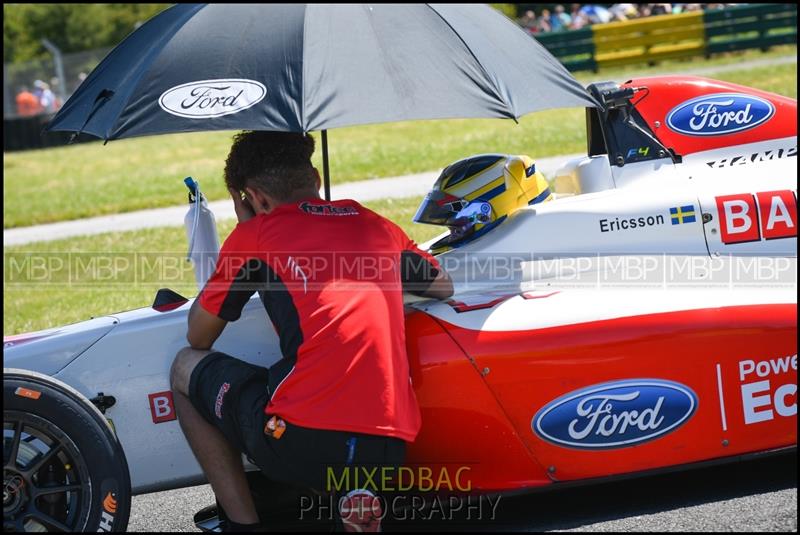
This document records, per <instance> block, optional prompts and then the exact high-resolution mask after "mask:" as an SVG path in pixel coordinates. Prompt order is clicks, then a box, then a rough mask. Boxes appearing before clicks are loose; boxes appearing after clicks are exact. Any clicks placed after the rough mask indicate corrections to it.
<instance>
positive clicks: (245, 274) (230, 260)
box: [198, 223, 267, 321]
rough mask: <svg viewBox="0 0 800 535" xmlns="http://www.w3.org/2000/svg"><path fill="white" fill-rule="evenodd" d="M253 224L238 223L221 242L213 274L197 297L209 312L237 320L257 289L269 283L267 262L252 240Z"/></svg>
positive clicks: (228, 319) (226, 319)
mask: <svg viewBox="0 0 800 535" xmlns="http://www.w3.org/2000/svg"><path fill="white" fill-rule="evenodd" d="M251 226H252V225H247V224H241V223H240V224H239V225H237V226H236V228H234V229H233V232H231V234H230V236H228V239H226V240H225V243H224V244H223V245H222V249H220V252H219V258H218V259H217V265H216V268H215V269H214V274H213V275H211V278H209V279H208V282H206V285H205V286H204V287H203V290H202V291H201V292H200V295H199V297H198V300H199V301H200V306H202V307H203V308H204V309H205V310H206V311H208V312H209V313H211V314H214V315H215V316H218V317H219V318H222V319H224V320H225V321H236V320H238V319H239V317H240V316H241V315H242V309H244V306H245V305H246V304H247V301H249V300H250V297H251V296H252V295H253V293H254V292H256V291H258V290H262V289H263V288H264V285H265V283H266V267H267V266H266V264H265V261H264V260H263V259H262V258H261V255H260V254H259V252H258V251H257V243H256V242H255V240H254V239H252V235H253V234H252V232H251V230H252V229H251V228H249V227H251Z"/></svg>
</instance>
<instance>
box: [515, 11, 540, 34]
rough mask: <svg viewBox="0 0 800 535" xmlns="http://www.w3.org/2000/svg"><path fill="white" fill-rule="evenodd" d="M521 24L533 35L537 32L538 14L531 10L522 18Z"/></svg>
mask: <svg viewBox="0 0 800 535" xmlns="http://www.w3.org/2000/svg"><path fill="white" fill-rule="evenodd" d="M519 23H520V25H521V26H522V28H523V29H524V30H525V31H526V32H528V34H529V35H533V34H534V33H536V31H537V25H536V12H535V11H531V10H530V9H529V10H528V11H526V12H525V14H524V15H523V16H522V18H521V19H520V21H519Z"/></svg>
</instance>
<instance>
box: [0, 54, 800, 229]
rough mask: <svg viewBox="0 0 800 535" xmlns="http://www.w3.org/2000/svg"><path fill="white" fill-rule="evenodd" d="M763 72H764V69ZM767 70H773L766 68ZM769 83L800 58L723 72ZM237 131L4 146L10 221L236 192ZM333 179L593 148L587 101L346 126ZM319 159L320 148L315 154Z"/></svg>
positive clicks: (791, 77) (332, 139)
mask: <svg viewBox="0 0 800 535" xmlns="http://www.w3.org/2000/svg"><path fill="white" fill-rule="evenodd" d="M796 51H797V49H796V47H778V49H777V50H776V51H773V52H768V53H766V54H762V53H760V52H746V53H740V54H730V55H725V56H722V57H719V58H713V59H711V60H703V59H702V58H699V59H694V60H690V61H683V62H678V61H672V62H664V63H662V64H660V65H658V66H655V67H646V66H634V67H631V68H630V69H624V70H619V69H615V70H609V71H602V72H600V73H579V74H578V79H579V80H580V81H581V82H584V83H586V82H588V81H590V80H599V79H613V80H618V81H624V80H625V79H626V76H628V75H631V74H632V73H635V74H636V75H637V76H638V75H650V74H652V75H655V74H658V73H659V72H672V71H674V70H676V69H679V68H692V67H698V66H702V67H713V66H717V65H725V64H728V63H731V62H741V61H747V60H751V59H758V58H765V57H766V58H769V57H774V56H780V55H783V56H786V55H787V54H791V53H794V54H795V55H796ZM754 73H756V74H758V75H757V76H756V75H754ZM761 73H763V74H764V75H763V76H762V75H761ZM714 77H715V78H719V79H722V80H731V81H736V82H737V83H743V84H745V85H752V86H755V87H759V88H762V89H766V90H768V91H775V92H777V93H781V94H786V95H789V96H792V97H795V96H796V92H797V91H796V83H797V72H796V65H784V66H779V67H767V68H754V69H750V70H747V71H737V72H726V73H720V74H715V75H714ZM232 134H233V133H232V132H211V133H195V134H174V135H165V136H153V137H145V138H136V139H126V140H120V141H114V142H111V143H109V144H108V145H106V146H103V145H102V143H99V142H98V143H87V144H81V145H75V146H69V147H59V148H53V149H43V150H35V151H26V152H17V153H4V154H3V171H4V181H3V198H4V201H5V208H4V211H3V227H4V228H11V227H18V226H28V225H34V224H41V223H48V222H54V221H62V220H68V219H78V218H83V217H90V216H96V215H103V214H112V213H119V212H127V211H132V210H139V209H143V208H155V207H160V206H170V205H175V204H179V203H182V202H183V201H184V200H185V199H184V192H183V187H182V185H181V184H180V180H181V179H183V177H185V176H186V175H192V176H194V177H195V178H196V179H198V180H200V181H201V184H202V186H203V189H204V191H205V192H206V193H207V195H208V197H209V198H210V199H212V200H215V199H221V198H224V197H225V196H226V195H227V193H226V191H225V189H224V186H223V182H222V170H223V162H224V160H225V157H226V155H227V152H228V149H229V147H230V141H231V136H232ZM328 137H329V146H330V158H331V176H332V180H333V182H334V183H342V182H347V181H353V180H363V179H367V178H373V177H387V176H397V175H403V174H408V173H416V172H422V171H430V170H434V169H440V168H442V167H444V166H446V165H448V164H449V163H451V162H453V161H454V160H457V159H459V158H463V157H464V156H468V155H471V154H477V153H482V152H507V153H522V154H529V155H531V156H533V157H534V158H537V157H545V156H553V155H558V154H569V153H573V152H581V151H583V150H585V144H586V142H585V126H584V112H583V110H582V109H566V110H549V111H543V112H539V113H534V114H530V115H528V116H526V117H523V118H522V119H521V120H520V123H519V124H515V123H514V122H513V121H508V120H495V119H475V120H442V121H409V122H403V123H390V124H380V125H369V126H360V127H353V128H341V129H337V130H334V131H331V132H329V136H328ZM315 161H316V164H317V165H318V166H319V154H317V155H316V156H315Z"/></svg>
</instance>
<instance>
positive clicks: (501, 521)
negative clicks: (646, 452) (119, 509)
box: [128, 452, 797, 532]
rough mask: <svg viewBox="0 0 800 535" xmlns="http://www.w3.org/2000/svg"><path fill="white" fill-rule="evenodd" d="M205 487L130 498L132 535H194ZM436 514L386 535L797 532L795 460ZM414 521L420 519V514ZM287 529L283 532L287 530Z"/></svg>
mask: <svg viewBox="0 0 800 535" xmlns="http://www.w3.org/2000/svg"><path fill="white" fill-rule="evenodd" d="M213 501H214V497H213V494H212V492H211V489H210V487H209V486H208V485H202V486H198V487H191V488H186V489H179V490H174V491H168V492H158V493H152V494H146V495H142V496H136V497H134V498H133V506H132V513H131V519H130V523H129V526H128V530H129V531H197V529H196V528H195V526H194V524H193V522H192V516H193V515H194V513H195V512H196V511H197V510H199V509H201V508H203V507H205V506H207V505H210V504H212V503H213ZM490 511H491V507H490V506H489V505H488V503H487V504H484V512H485V518H483V519H482V520H476V519H475V518H476V513H470V514H471V515H472V520H468V519H467V518H466V513H465V512H463V511H462V512H461V513H455V514H453V515H452V518H449V515H448V514H447V513H440V514H434V515H432V516H434V518H433V519H421V518H417V519H415V520H413V521H404V522H399V523H397V524H394V525H389V526H387V529H386V531H399V530H403V531H416V532H426V531H742V532H745V531H795V532H796V531H797V454H796V452H794V453H789V454H786V453H783V454H780V455H776V456H771V457H766V458H760V459H756V460H750V461H744V462H738V463H732V464H725V465H718V466H713V467H707V468H699V469H694V470H689V471H683V472H672V473H668V474H661V475H653V476H647V477H640V478H635V479H627V480H622V481H615V482H609V483H602V484H594V485H590V486H582V487H574V488H570V489H563V490H558V491H549V492H537V493H532V494H527V495H523V496H516V497H505V498H500V502H499V503H498V504H497V507H496V515H495V518H494V519H492V518H490V517H491V515H490ZM418 516H419V515H418ZM287 530H288V527H287Z"/></svg>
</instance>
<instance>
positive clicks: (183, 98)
mask: <svg viewBox="0 0 800 535" xmlns="http://www.w3.org/2000/svg"><path fill="white" fill-rule="evenodd" d="M266 95H267V88H266V87H264V84H262V83H260V82H256V81H254V80H238V79H233V80H202V81H198V82H189V83H188V84H182V85H179V86H175V87H173V88H170V89H167V90H166V91H164V92H163V93H162V94H161V97H160V98H159V99H158V105H159V106H161V109H163V110H164V111H165V112H167V113H171V114H172V115H177V116H178V117H188V118H189V119H211V118H214V117H222V116H223V115H230V114H232V113H237V112H240V111H242V110H246V109H247V108H250V107H252V106H255V105H256V104H258V103H259V102H261V100H263V99H264V97H265V96H266Z"/></svg>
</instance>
